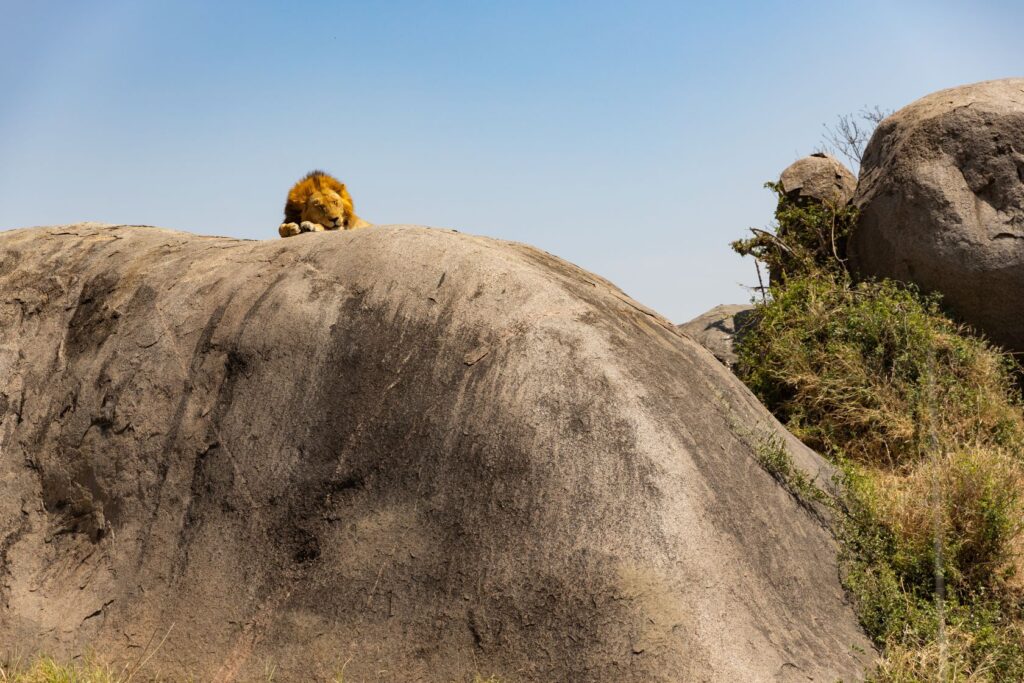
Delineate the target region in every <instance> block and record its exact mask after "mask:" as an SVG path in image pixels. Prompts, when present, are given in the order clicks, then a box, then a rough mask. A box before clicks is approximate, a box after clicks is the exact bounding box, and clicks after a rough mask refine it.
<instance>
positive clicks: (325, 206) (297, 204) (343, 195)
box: [285, 171, 356, 230]
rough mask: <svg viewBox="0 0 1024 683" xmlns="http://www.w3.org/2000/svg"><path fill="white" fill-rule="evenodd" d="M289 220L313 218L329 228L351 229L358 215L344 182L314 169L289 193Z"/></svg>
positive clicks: (286, 211)
mask: <svg viewBox="0 0 1024 683" xmlns="http://www.w3.org/2000/svg"><path fill="white" fill-rule="evenodd" d="M285 220H286V222H287V221H293V222H296V223H301V222H303V221H309V222H310V223H317V224H319V225H322V226H323V227H324V228H325V229H327V230H347V229H349V228H351V227H354V223H355V221H356V217H355V212H354V208H353V205H352V197H351V196H349V193H348V190H346V189H345V185H344V183H342V182H340V181H338V180H337V179H336V178H333V177H331V176H329V175H327V174H326V173H324V172H323V171H313V172H312V173H310V174H309V175H307V176H306V177H305V178H303V179H302V180H300V181H299V182H298V183H297V184H296V185H295V187H293V188H292V190H291V192H289V193H288V203H287V204H286V205H285Z"/></svg>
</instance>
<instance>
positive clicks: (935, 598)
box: [733, 184, 1024, 682]
mask: <svg viewBox="0 0 1024 683" xmlns="http://www.w3.org/2000/svg"><path fill="white" fill-rule="evenodd" d="M768 186H769V187H770V188H771V189H772V190H774V191H775V192H776V194H777V196H778V199H779V202H778V207H777V209H776V214H775V217H776V221H777V227H776V230H775V234H774V235H773V234H771V233H769V232H764V231H762V232H755V236H754V238H752V239H749V240H742V241H739V242H735V243H733V248H734V249H735V250H736V251H738V252H739V253H741V254H750V255H753V256H755V257H756V258H758V259H759V260H761V262H762V263H763V264H764V265H766V266H767V267H768V270H769V272H770V274H771V281H770V288H769V292H768V294H769V296H766V297H765V298H764V301H763V302H762V303H761V304H760V305H759V306H758V307H757V310H756V314H755V315H756V323H755V324H754V325H752V326H751V327H750V328H749V329H748V331H747V332H746V333H745V335H744V336H743V337H742V338H741V339H739V340H737V353H738V357H739V362H738V364H737V366H736V371H737V374H738V375H739V376H740V377H741V378H742V379H743V380H744V381H745V382H746V383H747V385H748V386H749V387H750V388H751V389H752V390H753V391H754V393H755V394H756V395H757V396H758V397H759V398H760V399H761V401H762V402H763V403H764V404H765V405H766V406H767V407H768V408H769V409H770V410H771V411H772V412H773V413H774V414H775V415H776V417H778V418H779V420H780V421H782V422H783V424H785V425H786V426H787V427H788V428H789V429H790V430H791V431H792V432H793V433H794V434H796V435H797V436H798V437H799V438H801V439H802V440H803V441H804V442H805V443H807V444H808V445H809V446H811V447H813V448H815V449H816V450H818V451H819V452H820V453H822V454H823V455H824V456H825V457H827V458H829V459H830V460H832V461H833V462H834V463H836V464H837V465H839V466H840V468H841V469H842V470H843V472H844V473H845V485H844V487H843V493H842V494H840V498H839V499H838V500H836V501H833V502H832V504H831V507H832V508H833V510H834V511H835V512H836V516H835V519H836V531H837V536H838V537H839V540H840V542H841V548H842V553H841V557H842V569H843V577H844V583H845V585H846V586H847V589H848V590H849V591H850V594H851V596H852V598H853V600H854V604H855V606H856V609H857V611H858V614H859V616H860V619H861V622H862V624H863V625H864V627H865V630H866V631H867V633H868V634H869V635H870V636H871V637H872V638H873V639H874V640H875V642H876V643H877V644H878V645H879V646H880V647H881V648H882V649H883V652H884V656H883V659H882V661H881V662H880V664H879V668H878V670H877V671H876V672H875V674H874V678H872V680H876V681H888V682H894V681H932V680H939V679H940V678H942V677H943V676H944V677H945V678H946V680H956V681H1009V680H1024V590H1022V589H1021V584H1022V582H1021V574H1022V572H1021V571H1020V568H1021V565H1022V556H1021V555H1022V552H1021V551H1022V545H1024V535H1022V525H1024V415H1022V411H1021V399H1020V394H1019V390H1018V388H1017V385H1016V382H1017V378H1018V377H1019V376H1020V369H1019V367H1018V366H1017V365H1016V363H1015V362H1014V361H1013V360H1012V358H1011V357H1010V356H1008V355H1007V354H1005V353H1003V352H1002V351H1000V350H999V349H997V348H995V347H993V346H992V345H990V344H989V343H988V342H986V341H985V340H984V339H982V338H980V337H978V336H975V335H973V334H972V333H971V332H970V331H969V330H967V329H965V328H964V327H962V326H960V325H958V324H957V323H955V322H954V321H953V320H952V319H951V318H950V317H949V316H948V315H946V314H945V313H944V311H943V310H942V307H941V300H940V299H939V298H938V297H937V296H934V295H924V294H921V293H920V292H918V291H917V290H915V289H914V288H912V287H908V286H905V285H902V284H899V283H895V282H891V281H863V282H854V280H853V278H851V276H850V274H849V273H848V272H847V270H846V266H845V262H844V260H843V258H844V251H843V249H844V248H845V243H846V238H847V237H848V236H849V234H850V230H851V229H852V228H853V226H854V225H855V222H856V212H855V210H854V209H852V208H851V207H844V206H831V205H822V204H813V203H808V202H796V201H793V200H791V199H790V198H787V197H786V196H785V195H784V194H783V193H782V192H781V189H780V188H779V186H778V185H773V184H769V185H768ZM762 451H764V452H762ZM758 457H759V459H761V462H762V465H763V466H765V468H766V469H768V470H769V471H771V472H772V473H773V475H774V476H776V477H777V478H780V477H781V478H780V481H782V482H783V483H784V485H786V486H787V488H788V489H789V490H790V491H791V492H793V493H794V494H796V495H798V497H799V495H800V491H801V490H802V489H803V488H804V487H801V486H800V485H799V484H800V481H801V478H800V476H799V475H798V474H794V473H793V471H792V469H791V467H789V465H790V463H789V462H788V461H785V460H780V458H779V457H778V456H777V454H775V453H774V451H773V450H772V449H770V448H767V447H766V448H765V449H761V450H759V455H758Z"/></svg>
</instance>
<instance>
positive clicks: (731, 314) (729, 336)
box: [676, 304, 754, 368]
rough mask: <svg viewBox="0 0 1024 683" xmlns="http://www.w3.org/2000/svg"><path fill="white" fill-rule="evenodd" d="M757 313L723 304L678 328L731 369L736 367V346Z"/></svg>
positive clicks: (742, 305) (738, 306) (747, 308)
mask: <svg viewBox="0 0 1024 683" xmlns="http://www.w3.org/2000/svg"><path fill="white" fill-rule="evenodd" d="M753 310H754V307H753V306H751V305H750V304H722V305H720V306H715V307H714V308H712V309H711V310H710V311H707V312H706V313H702V314H701V315H699V316H697V317H696V318H694V319H693V320H691V321H689V322H686V323H683V324H681V325H677V326H676V327H677V328H678V329H679V331H680V332H682V333H683V334H685V335H687V336H689V337H690V338H691V339H693V340H694V341H696V342H698V343H699V344H700V345H701V346H703V347H704V348H706V349H707V350H708V351H710V352H711V353H712V354H714V356H715V358H717V359H718V360H720V361H722V362H723V363H725V365H726V367H730V368H731V367H732V366H734V365H736V353H735V352H734V351H733V342H735V341H736V338H737V336H738V335H742V334H743V330H744V329H745V328H746V326H747V325H750V324H751V322H752V320H751V314H752V313H753Z"/></svg>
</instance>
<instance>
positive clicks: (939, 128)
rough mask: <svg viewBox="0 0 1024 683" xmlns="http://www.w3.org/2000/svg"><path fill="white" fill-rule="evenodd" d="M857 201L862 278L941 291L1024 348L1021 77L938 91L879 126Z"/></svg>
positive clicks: (982, 325) (857, 264)
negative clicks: (896, 280) (892, 280)
mask: <svg viewBox="0 0 1024 683" xmlns="http://www.w3.org/2000/svg"><path fill="white" fill-rule="evenodd" d="M855 202H856V204H857V206H859V207H860V211H861V217H860V222H859V224H858V226H857V229H856V230H855V231H854V234H853V236H852V238H851V241H850V247H849V253H850V258H851V264H852V265H853V267H854V270H855V271H856V272H858V273H860V274H861V275H864V276H884V277H890V278H894V279H898V280H903V281H907V282H913V283H916V284H917V285H919V286H921V287H922V288H923V289H925V290H930V291H939V292H941V293H942V294H943V295H944V298H945V301H946V303H947V304H948V305H949V306H950V307H951V308H952V309H953V310H954V311H955V312H956V313H957V314H958V315H959V316H960V317H961V318H962V319H963V320H965V321H966V322H968V323H970V324H971V325H973V326H975V327H976V328H978V329H979V330H981V331H982V332H984V333H986V334H987V335H988V336H989V337H990V338H991V339H993V340H994V341H996V342H998V343H1000V344H1003V345H1006V346H1008V347H1009V348H1011V349H1013V350H1016V351H1024V303H1022V301H1024V298H1022V296H1021V293H1022V292H1024V79H1020V78H1011V79H1006V80H1000V81H987V82H983V83H975V84H973V85H966V86H962V87H959V88H951V89H949V90H942V91H940V92H937V93H933V94H931V95H928V96H927V97H923V98H921V99H920V100H918V101H916V102H914V103H913V104H910V105H909V106H907V107H904V108H903V109H901V110H899V111H898V112H896V113H895V114H893V115H892V116H890V117H888V118H887V119H885V120H884V121H882V123H881V124H880V125H879V126H878V129H877V130H876V131H875V134H874V135H873V136H872V138H871V142H870V143H869V144H868V147H867V149H866V150H865V154H864V160H863V162H862V164H861V175H860V184H859V188H858V191H857V196H856V199H855Z"/></svg>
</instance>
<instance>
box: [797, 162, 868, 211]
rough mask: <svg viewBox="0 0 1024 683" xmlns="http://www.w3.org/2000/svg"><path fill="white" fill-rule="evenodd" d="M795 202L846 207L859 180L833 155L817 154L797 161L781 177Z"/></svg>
mask: <svg viewBox="0 0 1024 683" xmlns="http://www.w3.org/2000/svg"><path fill="white" fill-rule="evenodd" d="M779 183H781V185H782V191H783V192H785V193H786V194H787V195H789V197H790V198H792V199H803V200H812V201H816V202H832V203H834V204H846V203H848V202H849V201H850V200H851V199H852V198H853V193H854V192H855V191H856V190H857V178H856V177H855V176H854V175H853V173H851V172H850V170H849V169H848V168H846V166H843V164H842V163H841V162H840V161H839V160H838V159H836V158H835V157H833V156H830V155H828V154H824V153H821V152H817V153H815V154H812V155H810V156H806V157H803V158H802V159H797V160H796V161H794V162H793V163H792V164H790V165H789V166H787V167H786V170H784V171H783V172H782V175H781V176H780V177H779Z"/></svg>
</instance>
